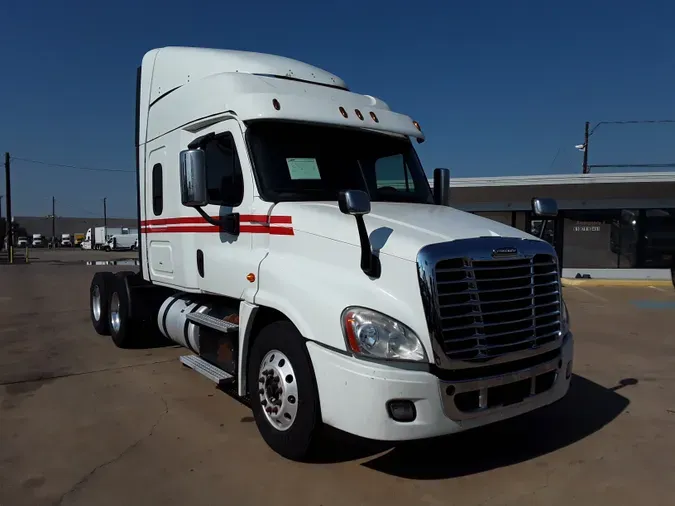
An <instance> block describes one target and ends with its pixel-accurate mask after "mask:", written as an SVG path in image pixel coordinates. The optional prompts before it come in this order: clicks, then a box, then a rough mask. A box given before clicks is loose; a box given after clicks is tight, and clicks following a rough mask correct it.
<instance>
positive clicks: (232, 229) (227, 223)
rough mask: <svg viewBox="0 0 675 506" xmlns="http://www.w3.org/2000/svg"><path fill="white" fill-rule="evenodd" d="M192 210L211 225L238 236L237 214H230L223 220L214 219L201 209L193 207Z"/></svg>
mask: <svg viewBox="0 0 675 506" xmlns="http://www.w3.org/2000/svg"><path fill="white" fill-rule="evenodd" d="M194 209H196V210H197V212H198V213H199V214H200V215H201V217H202V218H204V219H205V220H206V221H207V222H209V223H210V224H211V225H215V226H216V227H219V228H222V229H223V230H224V231H225V232H227V233H228V234H232V235H239V213H230V214H228V215H226V216H225V217H224V219H215V218H212V217H211V216H209V215H208V214H207V213H206V211H204V210H203V209H202V208H201V207H195V208H194Z"/></svg>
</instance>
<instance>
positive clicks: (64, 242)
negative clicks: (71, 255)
mask: <svg viewBox="0 0 675 506" xmlns="http://www.w3.org/2000/svg"><path fill="white" fill-rule="evenodd" d="M61 246H62V247H64V248H71V247H72V246H73V238H72V236H71V235H70V234H61Z"/></svg>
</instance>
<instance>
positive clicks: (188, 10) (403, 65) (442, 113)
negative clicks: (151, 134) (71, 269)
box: [0, 0, 675, 216]
mask: <svg viewBox="0 0 675 506" xmlns="http://www.w3.org/2000/svg"><path fill="white" fill-rule="evenodd" d="M0 19H2V20H3V24H2V29H0V62H2V70H0V151H3V152H4V151H9V152H11V153H12V155H13V156H16V157H20V158H27V159H33V160H41V161H47V162H54V163H60V164H66V165H77V166H85V167H95V168H107V169H114V170H133V168H134V146H133V136H134V124H133V119H134V118H133V113H134V105H135V103H134V91H135V89H134V87H135V70H136V67H137V65H138V64H139V62H140V59H141V58H142V56H143V54H144V52H145V51H147V50H149V49H151V48H153V47H161V46H166V45H188V46H204V47H217V48H231V49H243V50H252V51H262V52H269V53H275V54H281V55H284V56H289V57H292V58H297V59H299V60H303V61H306V62H308V63H311V64H314V65H317V66H319V67H322V68H325V69H326V70H329V71H331V72H333V73H335V74H338V75H339V76H341V77H342V78H343V79H344V80H345V81H346V82H347V84H348V85H349V86H350V88H351V89H352V90H354V91H357V92H361V93H367V94H372V95H376V96H379V97H381V98H382V99H383V100H385V101H386V102H387V103H388V104H389V105H390V106H391V107H392V108H394V109H395V110H397V111H400V112H403V113H406V114H409V115H411V116H412V117H414V118H415V119H417V120H418V121H419V122H420V123H421V124H422V127H423V129H424V130H425V133H426V134H427V142H426V143H425V144H423V145H420V146H418V151H419V153H420V157H421V159H422V162H423V164H424V166H425V168H426V170H427V172H429V173H430V172H431V171H432V170H433V168H434V167H438V166H443V167H449V168H451V170H452V174H453V175H454V176H457V177H466V176H495V175H521V174H553V173H573V172H579V171H580V165H581V153H580V152H578V151H576V150H575V149H574V145H575V144H579V143H581V142H582V140H583V127H584V121H587V120H588V121H592V122H597V121H616V120H642V119H675V30H673V21H674V20H675V2H668V1H666V0H663V1H647V0H645V1H643V2H640V3H636V2H627V1H624V2H621V1H619V0H616V1H610V0H606V1H594V0H586V1H577V0H568V1H567V2H546V1H541V0H539V1H520V0H512V1H509V2H505V1H496V0H492V1H481V2H478V1H477V2H455V1H450V2H440V1H436V2H425V1H417V2H410V1H406V2H403V1H398V0H387V1H384V0H372V1H370V2H365V1H363V0H362V1H359V2H354V1H350V0H345V1H342V2H333V3H325V2H316V1H311V2H310V1H306V0H302V1H295V2H271V1H256V2H223V1H222V0H220V1H215V2H214V1H206V0H202V1H200V2H196V3H189V2H176V1H174V0H163V1H162V2H157V1H143V2H131V1H127V0H119V1H117V2H114V3H110V2H92V1H91V0H88V1H63V2H48V1H46V0H42V1H38V2H24V3H23V4H20V3H19V2H4V3H3V5H2V7H0ZM673 141H675V125H673V124H671V125H657V126H649V125H647V126H645V125H639V126H615V125H603V126H602V127H600V129H599V130H598V131H597V133H596V134H595V135H594V136H593V137H592V143H591V149H590V150H589V154H590V159H591V163H607V164H611V163H666V162H675V142H673ZM12 189H13V192H12V193H13V207H14V214H15V215H44V214H47V213H48V212H50V210H51V197H52V196H55V197H56V199H57V215H63V216H95V215H97V214H99V213H101V212H102V203H101V202H102V198H103V197H107V198H108V212H109V215H110V216H134V213H135V179H134V174H133V173H131V172H128V173H113V172H93V171H80V170H73V169H67V168H58V167H49V166H43V165H37V164H32V163H28V162H24V161H21V160H16V161H14V162H13V185H12ZM0 194H4V178H2V183H0ZM4 212H5V210H4V201H3V210H2V214H3V215H4Z"/></svg>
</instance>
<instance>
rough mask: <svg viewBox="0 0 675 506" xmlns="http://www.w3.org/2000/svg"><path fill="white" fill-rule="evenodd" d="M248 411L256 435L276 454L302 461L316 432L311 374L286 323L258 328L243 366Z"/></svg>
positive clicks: (299, 338)
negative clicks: (260, 436)
mask: <svg viewBox="0 0 675 506" xmlns="http://www.w3.org/2000/svg"><path fill="white" fill-rule="evenodd" d="M248 384H249V388H250V399H251V408H252V409H253V416H254V418H255V421H256V425H257V426H258V430H259V431H260V434H261V435H262V437H263V439H264V440H265V442H266V443H267V444H268V445H269V446H270V447H271V448H272V449H273V450H274V451H275V452H277V453H279V454H280V455H282V456H283V457H286V458H288V459H291V460H306V459H307V458H308V457H309V456H310V454H311V450H312V449H313V447H314V445H315V442H316V439H317V436H318V432H319V430H320V429H321V409H320V406H319V395H318V390H317V387H316V381H315V379H314V370H313V368H312V364H311V360H310V358H309V354H308V353H307V349H306V347H305V342H304V339H303V337H302V335H301V334H300V332H298V330H297V329H296V328H295V326H294V325H293V324H292V323H290V322H287V321H278V322H273V323H270V324H269V325H267V326H266V327H264V328H263V329H262V330H261V331H260V334H258V336H257V337H256V339H255V342H254V343H253V347H252V349H251V355H250V359H249V364H248Z"/></svg>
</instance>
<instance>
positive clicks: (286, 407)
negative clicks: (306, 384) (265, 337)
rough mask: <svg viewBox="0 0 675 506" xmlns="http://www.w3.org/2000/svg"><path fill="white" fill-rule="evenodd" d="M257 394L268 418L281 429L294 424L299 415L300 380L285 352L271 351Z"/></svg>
mask: <svg viewBox="0 0 675 506" xmlns="http://www.w3.org/2000/svg"><path fill="white" fill-rule="evenodd" d="M257 387H258V397H259V399H260V405H261V407H262V410H263V413H265V417H266V418H267V421H268V422H269V423H270V425H271V426H272V427H274V428H275V429H277V430H279V431H282V432H283V431H287V430H288V429H290V428H291V427H292V426H293V423H294V422H295V419H296V418H297V415H298V401H299V399H298V383H297V379H296V377H295V371H294V370H293V365H292V364H291V361H290V360H289V359H288V357H287V356H286V355H284V354H283V353H281V352H280V351H278V350H272V351H270V352H268V353H267V355H265V357H264V358H263V359H262V362H261V363H260V368H259V370H258V385H257Z"/></svg>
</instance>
